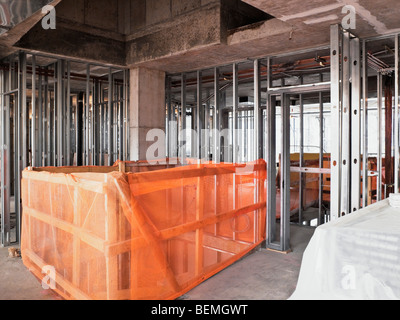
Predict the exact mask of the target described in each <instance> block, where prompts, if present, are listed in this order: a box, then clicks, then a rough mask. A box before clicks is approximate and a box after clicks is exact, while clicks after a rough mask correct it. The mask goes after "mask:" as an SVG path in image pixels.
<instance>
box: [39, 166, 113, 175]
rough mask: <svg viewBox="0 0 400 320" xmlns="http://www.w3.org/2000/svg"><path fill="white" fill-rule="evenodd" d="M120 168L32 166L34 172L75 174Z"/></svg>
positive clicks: (111, 170) (107, 171)
mask: <svg viewBox="0 0 400 320" xmlns="http://www.w3.org/2000/svg"><path fill="white" fill-rule="evenodd" d="M118 170H119V168H118V167H117V166H112V167H96V166H86V167H44V168H32V171H33V172H50V173H62V174H73V173H86V172H89V173H111V172H117V171H118Z"/></svg>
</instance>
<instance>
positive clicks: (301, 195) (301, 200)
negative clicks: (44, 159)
mask: <svg viewBox="0 0 400 320" xmlns="http://www.w3.org/2000/svg"><path fill="white" fill-rule="evenodd" d="M299 100H300V163H299V166H300V168H303V167H304V103H303V102H304V101H303V95H302V94H300V97H299ZM304 176H305V174H303V173H302V172H300V173H299V182H300V185H299V224H300V225H302V224H303V209H304V206H303V204H304V179H305V177H304Z"/></svg>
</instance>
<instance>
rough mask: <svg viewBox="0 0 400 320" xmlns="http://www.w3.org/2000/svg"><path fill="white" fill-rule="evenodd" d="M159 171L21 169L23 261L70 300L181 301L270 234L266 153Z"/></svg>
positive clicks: (141, 166)
mask: <svg viewBox="0 0 400 320" xmlns="http://www.w3.org/2000/svg"><path fill="white" fill-rule="evenodd" d="M167 167H170V166H166V167H162V168H161V169H166V168H167ZM128 168H130V169H129V170H128ZM154 169H155V170H156V171H153V170H154ZM159 169H160V167H153V166H150V165H148V164H147V165H146V164H143V163H140V164H139V163H138V164H132V163H119V164H118V165H117V166H115V167H98V168H97V167H86V168H57V169H56V168H44V169H31V170H25V171H24V172H23V179H22V202H23V226H22V228H23V229H22V244H21V249H22V257H23V261H24V264H25V265H26V266H27V267H28V268H29V269H30V270H31V271H32V272H33V273H34V274H35V275H36V276H37V277H38V278H39V279H42V278H43V277H44V274H42V268H43V267H44V266H52V267H54V269H55V271H56V273H55V282H56V289H55V291H56V292H57V293H58V294H60V295H61V296H62V297H64V298H65V299H113V300H114V299H133V300H139V299H160V300H161V299H175V298H177V297H179V296H181V295H182V294H184V293H185V292H187V291H188V290H190V289H191V288H193V287H194V286H196V285H198V284H200V283H201V282H202V281H204V280H205V279H207V278H209V277H210V276H212V275H214V274H216V273H217V272H219V271H220V270H222V269H223V268H225V267H227V266H228V265H230V264H232V263H233V262H235V261H237V260H238V259H240V258H241V257H243V256H244V255H245V254H247V253H248V252H250V251H251V250H252V249H254V248H255V247H256V246H257V245H259V244H260V243H261V242H262V241H263V240H265V228H266V226H265V220H266V219H265V207H266V199H265V194H266V192H265V182H266V164H265V162H264V161H261V160H260V161H258V162H256V163H253V164H251V165H248V166H243V165H232V164H218V165H216V164H206V165H190V166H186V167H177V168H172V169H166V170H159ZM125 170H126V171H132V172H135V173H125ZM121 171H122V172H121ZM143 171H145V172H143Z"/></svg>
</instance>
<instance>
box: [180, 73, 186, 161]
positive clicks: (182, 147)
mask: <svg viewBox="0 0 400 320" xmlns="http://www.w3.org/2000/svg"><path fill="white" fill-rule="evenodd" d="M181 134H183V136H182V137H181V138H182V140H183V141H181V142H180V148H179V149H180V150H179V151H180V154H179V156H180V158H181V164H182V165H185V164H186V73H182V77H181V132H179V133H178V135H181Z"/></svg>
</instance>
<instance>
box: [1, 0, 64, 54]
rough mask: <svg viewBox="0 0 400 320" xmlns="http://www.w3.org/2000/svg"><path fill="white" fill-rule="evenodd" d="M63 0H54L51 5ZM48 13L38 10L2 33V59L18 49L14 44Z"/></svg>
mask: <svg viewBox="0 0 400 320" xmlns="http://www.w3.org/2000/svg"><path fill="white" fill-rule="evenodd" d="M60 2H61V0H54V1H51V2H50V3H49V5H52V6H54V7H55V6H56V5H57V4H59V3H60ZM45 15H46V14H43V13H42V11H41V10H39V11H37V12H36V13H34V14H33V15H31V16H30V17H28V18H27V19H25V20H24V21H22V22H21V23H19V24H18V25H16V26H15V27H14V28H12V29H10V30H9V31H8V32H6V33H4V34H2V35H0V59H1V58H4V57H6V56H8V55H10V54H12V53H14V52H16V51H17V49H16V48H13V45H14V44H15V43H16V42H17V41H19V39H21V37H22V36H24V35H25V34H26V33H27V32H28V31H29V30H30V29H31V28H32V27H33V26H35V25H36V24H37V23H38V22H40V21H41V20H42V19H43V17H44V16H45Z"/></svg>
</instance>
